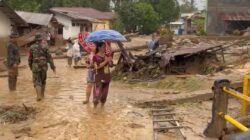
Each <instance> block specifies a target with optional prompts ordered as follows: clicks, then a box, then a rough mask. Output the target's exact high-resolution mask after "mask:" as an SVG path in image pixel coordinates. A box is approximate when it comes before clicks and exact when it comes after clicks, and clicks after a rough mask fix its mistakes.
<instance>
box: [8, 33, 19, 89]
mask: <svg viewBox="0 0 250 140" xmlns="http://www.w3.org/2000/svg"><path fill="white" fill-rule="evenodd" d="M6 47H7V62H6V65H7V68H8V83H9V90H10V91H14V90H16V83H17V76H18V65H19V64H20V62H21V60H20V54H19V50H18V47H17V46H16V45H15V37H14V36H13V35H11V36H10V39H9V42H8V43H7V46H6Z"/></svg>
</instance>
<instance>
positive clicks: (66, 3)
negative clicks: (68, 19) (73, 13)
mask: <svg viewBox="0 0 250 140" xmlns="http://www.w3.org/2000/svg"><path fill="white" fill-rule="evenodd" d="M6 2H7V3H8V4H9V5H10V6H11V7H12V8H13V9H15V10H21V11H31V12H48V11H49V9H50V8H51V7H92V8H95V9H98V10H101V11H110V6H109V3H110V2H109V1H108V0H6Z"/></svg>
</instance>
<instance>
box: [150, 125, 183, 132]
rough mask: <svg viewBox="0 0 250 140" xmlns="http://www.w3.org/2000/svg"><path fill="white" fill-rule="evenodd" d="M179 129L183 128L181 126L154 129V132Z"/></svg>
mask: <svg viewBox="0 0 250 140" xmlns="http://www.w3.org/2000/svg"><path fill="white" fill-rule="evenodd" d="M180 128H183V126H167V127H156V128H154V131H161V130H169V129H180Z"/></svg>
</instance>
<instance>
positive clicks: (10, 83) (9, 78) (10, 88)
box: [8, 76, 12, 91]
mask: <svg viewBox="0 0 250 140" xmlns="http://www.w3.org/2000/svg"><path fill="white" fill-rule="evenodd" d="M8 84H9V90H10V91H12V78H11V77H10V76H9V77H8Z"/></svg>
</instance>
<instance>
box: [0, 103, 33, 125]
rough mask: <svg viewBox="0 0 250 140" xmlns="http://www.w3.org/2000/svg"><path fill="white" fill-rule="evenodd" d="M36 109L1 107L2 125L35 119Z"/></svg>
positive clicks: (14, 106)
mask: <svg viewBox="0 0 250 140" xmlns="http://www.w3.org/2000/svg"><path fill="white" fill-rule="evenodd" d="M35 114H36V109H35V108H33V107H27V106H25V105H24V104H23V106H16V105H13V106H1V107H0V123H18V122H20V121H25V120H27V119H28V118H30V117H32V118H33V117H34V115H35Z"/></svg>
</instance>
